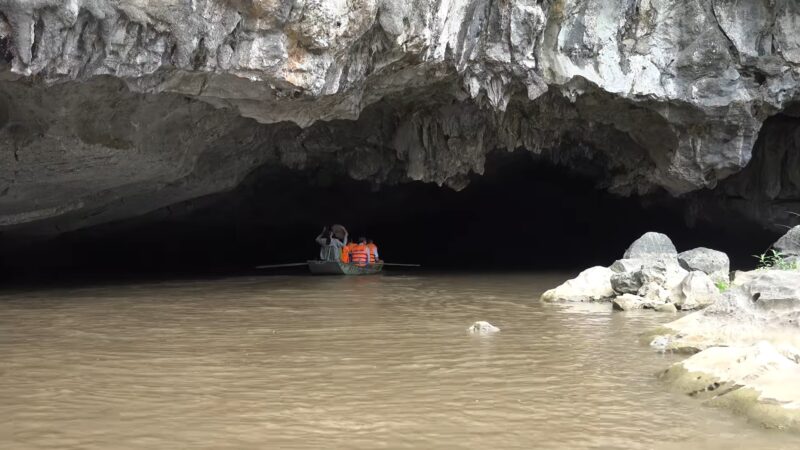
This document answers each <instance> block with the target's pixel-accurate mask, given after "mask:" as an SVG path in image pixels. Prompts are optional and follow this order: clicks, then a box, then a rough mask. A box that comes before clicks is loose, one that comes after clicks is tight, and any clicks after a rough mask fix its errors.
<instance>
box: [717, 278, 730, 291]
mask: <svg viewBox="0 0 800 450" xmlns="http://www.w3.org/2000/svg"><path fill="white" fill-rule="evenodd" d="M714 285H715V286H717V289H719V291H720V292H725V291H727V290H728V289H730V288H731V285H730V284H728V282H727V281H723V280H720V281H717V282H716V283H714Z"/></svg>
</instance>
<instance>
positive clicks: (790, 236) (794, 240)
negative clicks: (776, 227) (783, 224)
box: [772, 225, 800, 256]
mask: <svg viewBox="0 0 800 450" xmlns="http://www.w3.org/2000/svg"><path fill="white" fill-rule="evenodd" d="M772 248H774V249H775V250H777V251H779V252H781V254H783V255H786V256H788V255H792V256H800V225H797V226H796V227H794V228H792V229H791V230H789V232H788V233H786V234H784V235H783V236H782V237H781V238H780V239H778V240H777V241H776V242H775V243H774V244H772Z"/></svg>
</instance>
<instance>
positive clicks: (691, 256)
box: [678, 247, 731, 283]
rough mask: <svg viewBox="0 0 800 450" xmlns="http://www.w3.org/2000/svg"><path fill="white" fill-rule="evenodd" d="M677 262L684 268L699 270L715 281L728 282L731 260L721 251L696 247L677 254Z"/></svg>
mask: <svg viewBox="0 0 800 450" xmlns="http://www.w3.org/2000/svg"><path fill="white" fill-rule="evenodd" d="M678 263H679V264H680V265H681V267H683V268H684V269H686V270H689V271H692V270H699V271H700V272H703V273H705V274H706V275H708V276H709V277H711V279H712V280H713V281H714V282H715V283H717V282H724V283H730V270H731V262H730V259H729V258H728V255H726V254H725V253H723V252H720V251H717V250H712V249H710V248H705V247H698V248H695V249H692V250H687V251H685V252H681V253H679V254H678Z"/></svg>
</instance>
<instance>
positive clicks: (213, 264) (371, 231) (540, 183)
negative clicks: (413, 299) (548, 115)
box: [3, 150, 774, 279]
mask: <svg viewBox="0 0 800 450" xmlns="http://www.w3.org/2000/svg"><path fill="white" fill-rule="evenodd" d="M596 175H597V174H596V173H594V174H593V173H592V172H591V171H576V170H575V169H574V168H567V167H565V166H560V165H555V164H553V163H552V162H549V161H548V160H547V159H546V158H543V157H541V156H537V155H535V154H533V153H530V152H528V151H524V150H519V151H516V152H510V153H509V152H500V151H497V152H493V153H491V154H490V155H489V157H488V158H487V161H486V169H485V173H484V174H483V175H473V176H472V177H471V180H470V184H469V185H468V186H467V187H466V188H465V189H463V190H461V191H453V190H451V189H449V188H443V187H439V186H436V185H434V184H429V183H421V182H410V183H405V184H399V185H394V186H382V187H380V188H376V187H375V186H373V185H371V184H370V183H369V182H366V181H356V180H352V179H350V178H348V177H347V176H346V175H345V174H343V173H342V171H341V170H338V169H337V168H330V167H329V168H327V169H326V168H321V169H314V170H311V171H300V170H291V169H286V168H275V167H262V168H260V169H258V170H256V171H254V172H253V173H251V174H250V175H249V177H248V178H247V179H246V180H245V181H244V182H243V183H242V184H241V185H240V186H239V187H237V188H236V189H235V190H233V191H231V192H228V193H224V194H217V195H215V196H212V197H208V198H205V199H200V200H195V201H192V202H187V203H191V204H192V206H191V208H189V207H187V205H186V204H184V205H174V206H173V207H170V208H167V209H166V210H161V211H158V212H155V213H152V214H149V215H146V216H143V217H139V218H137V219H130V220H126V221H123V222H118V223H113V224H107V225H102V226H96V227H93V228H88V229H83V230H79V231H75V232H69V233H65V234H63V235H61V236H59V237H57V238H55V239H51V240H48V241H40V242H35V243H29V244H26V245H16V246H14V248H13V249H9V248H5V249H4V250H3V253H4V255H3V256H4V258H3V264H4V266H5V267H4V270H3V273H4V274H5V276H9V275H12V276H14V277H18V278H24V277H26V276H27V277H30V276H33V277H41V276H43V275H46V276H47V277H48V278H49V277H55V278H62V279H63V278H73V277H75V276H76V275H77V276H80V275H85V276H100V277H102V276H109V275H123V274H124V275H129V276H139V275H142V276H177V275H191V274H207V273H219V274H232V273H248V272H251V271H252V268H253V266H255V265H258V264H279V263H292V262H301V261H305V260H307V259H313V258H314V257H315V256H316V255H317V253H318V249H317V246H316V244H315V243H314V237H315V236H316V235H317V234H318V233H319V232H320V229H321V227H322V226H323V225H324V224H331V223H342V224H344V225H346V226H347V227H348V229H349V230H350V231H351V233H352V235H354V236H361V235H363V236H367V237H370V238H373V239H374V240H375V241H376V242H377V243H378V245H379V246H380V250H381V256H382V258H383V259H384V260H386V261H390V262H399V263H420V264H422V265H423V267H424V269H423V270H499V271H510V270H537V271H549V270H577V269H580V268H583V267H587V266H591V265H597V264H602V265H608V264H610V263H611V262H612V261H613V260H615V259H618V258H620V257H621V255H622V253H623V251H624V250H625V248H626V247H627V246H628V245H629V244H630V242H631V241H633V240H634V239H635V238H637V237H638V236H640V235H641V234H642V233H644V232H646V231H660V232H663V233H666V234H668V235H669V236H670V237H671V238H672V239H673V241H674V242H675V244H676V246H677V247H678V249H679V250H686V249H689V248H693V247H697V246H706V247H712V248H718V249H720V250H723V251H726V252H728V253H729V254H730V255H731V257H732V260H733V261H734V265H735V264H736V263H737V262H738V263H742V264H751V262H750V259H752V258H751V257H750V255H751V254H752V253H754V252H755V249H757V248H760V247H759V246H760V245H761V241H763V242H765V243H767V244H768V243H769V242H771V241H770V239H772V238H773V237H774V236H772V235H771V234H769V233H763V232H762V233H761V234H759V232H758V230H756V229H754V230H751V231H749V232H748V233H749V239H748V240H747V241H748V246H747V247H743V246H742V242H743V240H742V239H741V238H740V237H741V234H740V233H741V232H742V231H741V229H737V231H736V232H735V233H732V232H730V231H729V230H728V229H726V228H724V227H713V226H712V225H711V224H701V225H698V226H696V227H694V228H690V227H688V226H687V225H686V222H685V220H684V212H685V211H684V208H685V207H686V204H685V203H684V202H683V201H682V200H680V199H673V198H670V197H668V196H667V195H666V194H664V195H654V196H650V197H630V198H628V197H619V196H615V195H612V194H610V193H608V192H605V191H604V190H602V189H600V188H599V187H598V185H597V179H599V178H598V177H597V176H596ZM753 245H755V247H753ZM296 272H297V273H303V272H302V271H301V270H299V271H296ZM257 273H264V272H257ZM281 273H285V272H281ZM265 274H266V273H265Z"/></svg>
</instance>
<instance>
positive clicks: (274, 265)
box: [256, 262, 308, 269]
mask: <svg viewBox="0 0 800 450" xmlns="http://www.w3.org/2000/svg"><path fill="white" fill-rule="evenodd" d="M307 265H308V263H307V262H304V263H290V264H270V265H266V266H256V269H279V268H281V267H300V266H307Z"/></svg>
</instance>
